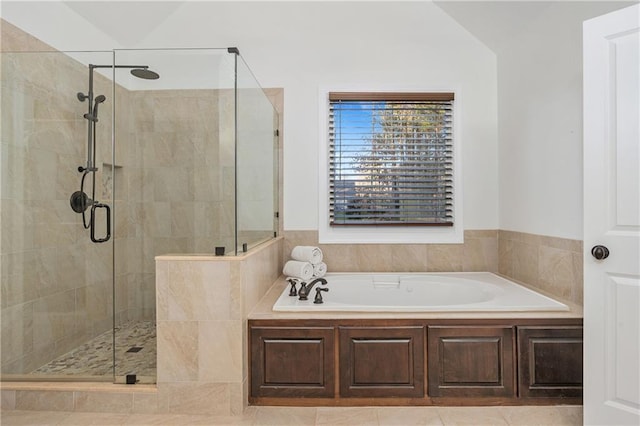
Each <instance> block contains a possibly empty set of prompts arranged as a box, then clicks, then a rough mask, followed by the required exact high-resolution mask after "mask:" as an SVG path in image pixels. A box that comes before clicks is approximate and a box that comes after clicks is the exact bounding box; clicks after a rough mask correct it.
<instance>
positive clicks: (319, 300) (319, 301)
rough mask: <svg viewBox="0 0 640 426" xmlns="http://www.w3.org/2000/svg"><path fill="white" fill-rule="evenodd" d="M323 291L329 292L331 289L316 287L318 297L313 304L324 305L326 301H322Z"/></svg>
mask: <svg viewBox="0 0 640 426" xmlns="http://www.w3.org/2000/svg"><path fill="white" fill-rule="evenodd" d="M323 291H329V289H328V288H326V287H316V297H315V298H314V299H313V303H315V304H316V305H318V304H320V303H324V301H323V300H322V292H323Z"/></svg>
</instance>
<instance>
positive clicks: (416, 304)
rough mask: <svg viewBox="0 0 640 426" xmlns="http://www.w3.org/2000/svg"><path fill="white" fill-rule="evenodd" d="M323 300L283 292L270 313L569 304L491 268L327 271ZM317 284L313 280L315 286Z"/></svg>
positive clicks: (506, 308)
mask: <svg viewBox="0 0 640 426" xmlns="http://www.w3.org/2000/svg"><path fill="white" fill-rule="evenodd" d="M325 279H326V280H327V282H328V284H327V285H326V286H324V287H326V288H328V289H329V291H328V292H323V293H322V297H323V299H324V303H322V304H314V303H313V299H314V296H315V294H316V292H315V288H314V289H312V290H311V293H310V294H309V300H306V301H303V300H298V297H292V296H289V286H287V288H286V289H285V290H284V291H283V292H282V294H281V295H280V297H279V298H278V300H277V301H276V303H275V304H274V305H273V310H274V311H309V312H313V311H351V312H465V311H469V312H499V311H568V310H569V307H568V306H567V305H565V304H563V303H560V302H558V301H556V300H554V299H551V298H549V297H547V296H544V295H542V294H540V293H536V292H535V291H533V290H530V289H528V288H526V287H523V286H521V285H519V284H517V283H514V282H513V281H509V280H507V279H504V278H501V277H499V276H497V275H495V274H492V273H489V272H448V273H405V274H397V273H373V274H366V273H364V274H363V273H330V274H327V275H326V276H325ZM318 285H319V284H316V286H318Z"/></svg>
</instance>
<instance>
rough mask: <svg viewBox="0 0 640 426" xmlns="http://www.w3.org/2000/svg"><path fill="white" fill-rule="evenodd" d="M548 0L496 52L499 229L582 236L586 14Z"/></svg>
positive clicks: (593, 10)
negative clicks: (583, 92)
mask: <svg viewBox="0 0 640 426" xmlns="http://www.w3.org/2000/svg"><path fill="white" fill-rule="evenodd" d="M611 7H612V5H611V4H607V3H603V2H558V3H548V7H546V8H545V9H544V10H541V11H540V13H539V15H538V16H536V18H535V19H533V20H531V21H530V22H529V23H528V26H527V27H526V28H520V29H519V33H518V34H516V35H514V36H513V37H512V38H511V39H510V40H509V41H508V42H507V41H505V42H504V43H503V48H502V49H500V51H499V53H498V115H499V126H498V129H499V140H500V148H499V161H498V163H499V165H500V175H499V181H500V198H499V199H500V229H505V230H512V231H519V232H527V233H533V234H541V235H550V236H554V237H562V238H571V239H578V240H582V215H583V213H582V211H583V210H582V209H583V207H582V187H583V186H582V173H583V172H582V167H583V163H582V21H583V20H585V19H588V18H590V17H593V16H597V15H600V14H603V13H606V12H607V11H609V10H610V8H611Z"/></svg>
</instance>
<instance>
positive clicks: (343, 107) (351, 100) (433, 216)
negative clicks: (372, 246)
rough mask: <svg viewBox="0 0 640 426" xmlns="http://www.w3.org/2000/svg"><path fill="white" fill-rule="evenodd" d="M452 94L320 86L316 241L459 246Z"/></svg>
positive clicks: (456, 141) (457, 140) (458, 151)
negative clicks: (326, 87) (344, 89)
mask: <svg viewBox="0 0 640 426" xmlns="http://www.w3.org/2000/svg"><path fill="white" fill-rule="evenodd" d="M454 98H456V95H454V93H452V92H446V93H445V92H397V91H393V92H353V91H335V90H326V89H321V91H320V99H321V104H320V114H321V119H322V120H324V121H325V122H326V123H327V124H326V125H325V126H322V129H321V135H320V162H321V164H320V176H319V177H320V183H319V190H320V194H319V207H320V209H319V223H318V231H319V232H318V233H319V239H320V242H321V243H345V244H348V243H388V244H404V243H409V244H411V243H461V242H462V241H463V227H462V214H461V213H462V207H461V206H462V202H461V200H462V197H461V194H462V192H461V179H460V177H461V175H460V155H461V143H460V138H459V135H458V132H457V131H456V129H457V128H458V127H457V126H458V124H456V122H457V121H458V120H456V119H455V118H456V114H457V113H456V111H457V110H458V108H459V102H460V101H459V100H458V99H457V98H456V101H455V102H454Z"/></svg>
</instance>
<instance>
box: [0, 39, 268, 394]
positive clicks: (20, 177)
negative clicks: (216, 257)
mask: <svg viewBox="0 0 640 426" xmlns="http://www.w3.org/2000/svg"><path fill="white" fill-rule="evenodd" d="M1 73H2V74H1V79H2V103H1V115H2V121H1V126H2V127H1V128H0V130H1V132H0V134H1V141H0V142H1V148H2V151H1V154H2V170H1V172H2V173H1V179H2V181H1V199H2V205H1V232H2V235H1V237H2V238H1V246H0V251H1V259H2V263H1V266H0V268H1V275H2V300H1V310H2V312H1V314H2V317H1V321H2V323H1V324H2V335H1V338H2V354H1V357H2V380H47V381H51V380H73V381H78V380H92V381H96V380H100V381H115V382H118V383H123V382H125V381H126V380H127V379H128V380H130V381H131V380H135V381H136V382H141V383H151V382H154V381H155V376H156V371H155V361H156V358H155V311H156V307H155V262H154V257H155V256H156V255H160V254H170V253H176V254H191V253H193V254H196V253H198V254H200V253H202V254H209V255H213V254H214V252H215V251H216V247H224V250H225V255H227V256H235V255H240V254H242V252H244V251H248V250H251V249H252V247H254V246H256V245H258V244H260V243H261V242H264V241H267V240H269V239H271V238H274V237H275V236H276V234H277V230H278V222H277V220H278V219H277V217H278V215H277V210H278V154H277V153H278V131H277V125H278V113H277V112H276V110H275V108H274V107H273V104H272V101H271V100H270V98H269V97H268V96H267V95H266V94H265V92H264V91H263V90H262V89H261V88H260V86H259V85H258V83H257V82H256V79H255V78H254V77H253V75H252V73H251V71H250V70H249V68H248V67H247V65H246V64H245V62H244V60H243V59H242V57H241V56H240V54H239V52H238V50H237V49H235V48H224V49H153V50H152V49H147V50H114V51H105V52H59V51H46V52H44V51H43V52H15V53H12V52H3V53H2V62H1Z"/></svg>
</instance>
